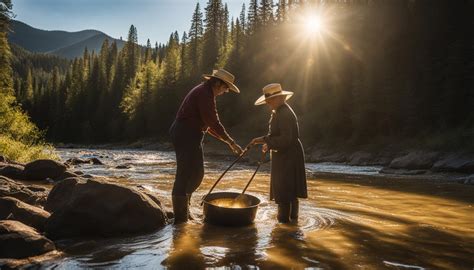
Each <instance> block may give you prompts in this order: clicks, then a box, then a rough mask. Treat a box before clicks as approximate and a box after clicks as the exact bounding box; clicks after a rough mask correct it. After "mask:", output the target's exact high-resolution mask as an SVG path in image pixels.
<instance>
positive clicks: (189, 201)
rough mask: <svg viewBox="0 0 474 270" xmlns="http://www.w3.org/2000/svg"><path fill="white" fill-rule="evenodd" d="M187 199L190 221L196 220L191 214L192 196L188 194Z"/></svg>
mask: <svg viewBox="0 0 474 270" xmlns="http://www.w3.org/2000/svg"><path fill="white" fill-rule="evenodd" d="M186 197H187V199H188V219H189V220H194V216H193V214H192V213H191V194H186Z"/></svg>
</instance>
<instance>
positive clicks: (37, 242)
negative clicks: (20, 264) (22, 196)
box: [0, 220, 55, 259]
mask: <svg viewBox="0 0 474 270" xmlns="http://www.w3.org/2000/svg"><path fill="white" fill-rule="evenodd" d="M54 249H55V246H54V243H53V242H52V241H51V240H49V239H47V238H46V237H44V236H42V235H41V234H39V233H38V231H36V230H35V229H34V228H32V227H30V226H27V225H25V224H23V223H21V222H19V221H15V220H0V258H15V259H21V258H27V257H31V256H36V255H40V254H44V253H46V252H49V251H52V250H54Z"/></svg>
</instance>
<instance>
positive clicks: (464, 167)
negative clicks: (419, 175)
mask: <svg viewBox="0 0 474 270" xmlns="http://www.w3.org/2000/svg"><path fill="white" fill-rule="evenodd" d="M431 170H432V171H434V172H460V173H474V156H470V155H461V154H451V155H448V156H446V157H444V158H442V159H440V160H438V161H437V162H436V163H435V164H434V165H433V167H432V168H431Z"/></svg>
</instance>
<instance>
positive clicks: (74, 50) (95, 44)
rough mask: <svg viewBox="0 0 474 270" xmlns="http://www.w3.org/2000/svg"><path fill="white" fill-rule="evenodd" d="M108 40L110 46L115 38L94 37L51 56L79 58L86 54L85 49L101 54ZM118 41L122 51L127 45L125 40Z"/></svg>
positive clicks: (99, 35)
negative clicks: (105, 41) (103, 45)
mask: <svg viewBox="0 0 474 270" xmlns="http://www.w3.org/2000/svg"><path fill="white" fill-rule="evenodd" d="M106 39H108V40H109V44H111V43H112V42H113V40H114V39H113V38H111V37H110V36H108V35H106V34H104V33H100V34H97V35H95V36H92V37H90V38H88V39H85V40H82V41H79V42H77V43H74V44H72V45H69V46H67V47H63V48H60V49H57V50H54V51H51V52H50V53H51V54H54V55H58V56H62V57H65V58H70V59H71V58H74V57H77V56H82V54H83V53H84V48H86V47H87V49H88V50H89V52H92V51H95V52H96V53H99V52H100V48H101V47H102V43H104V40H106ZM116 41H117V47H118V49H119V50H120V49H122V48H123V46H124V45H125V41H123V40H116Z"/></svg>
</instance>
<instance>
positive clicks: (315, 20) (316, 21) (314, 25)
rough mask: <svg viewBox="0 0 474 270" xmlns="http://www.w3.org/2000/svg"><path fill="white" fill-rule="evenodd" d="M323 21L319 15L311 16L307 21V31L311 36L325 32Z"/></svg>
mask: <svg viewBox="0 0 474 270" xmlns="http://www.w3.org/2000/svg"><path fill="white" fill-rule="evenodd" d="M323 28H324V26H323V21H322V19H321V17H320V16H318V15H310V16H307V17H306V19H305V30H306V32H307V33H309V34H318V33H320V32H321V31H322V30H323Z"/></svg>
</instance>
